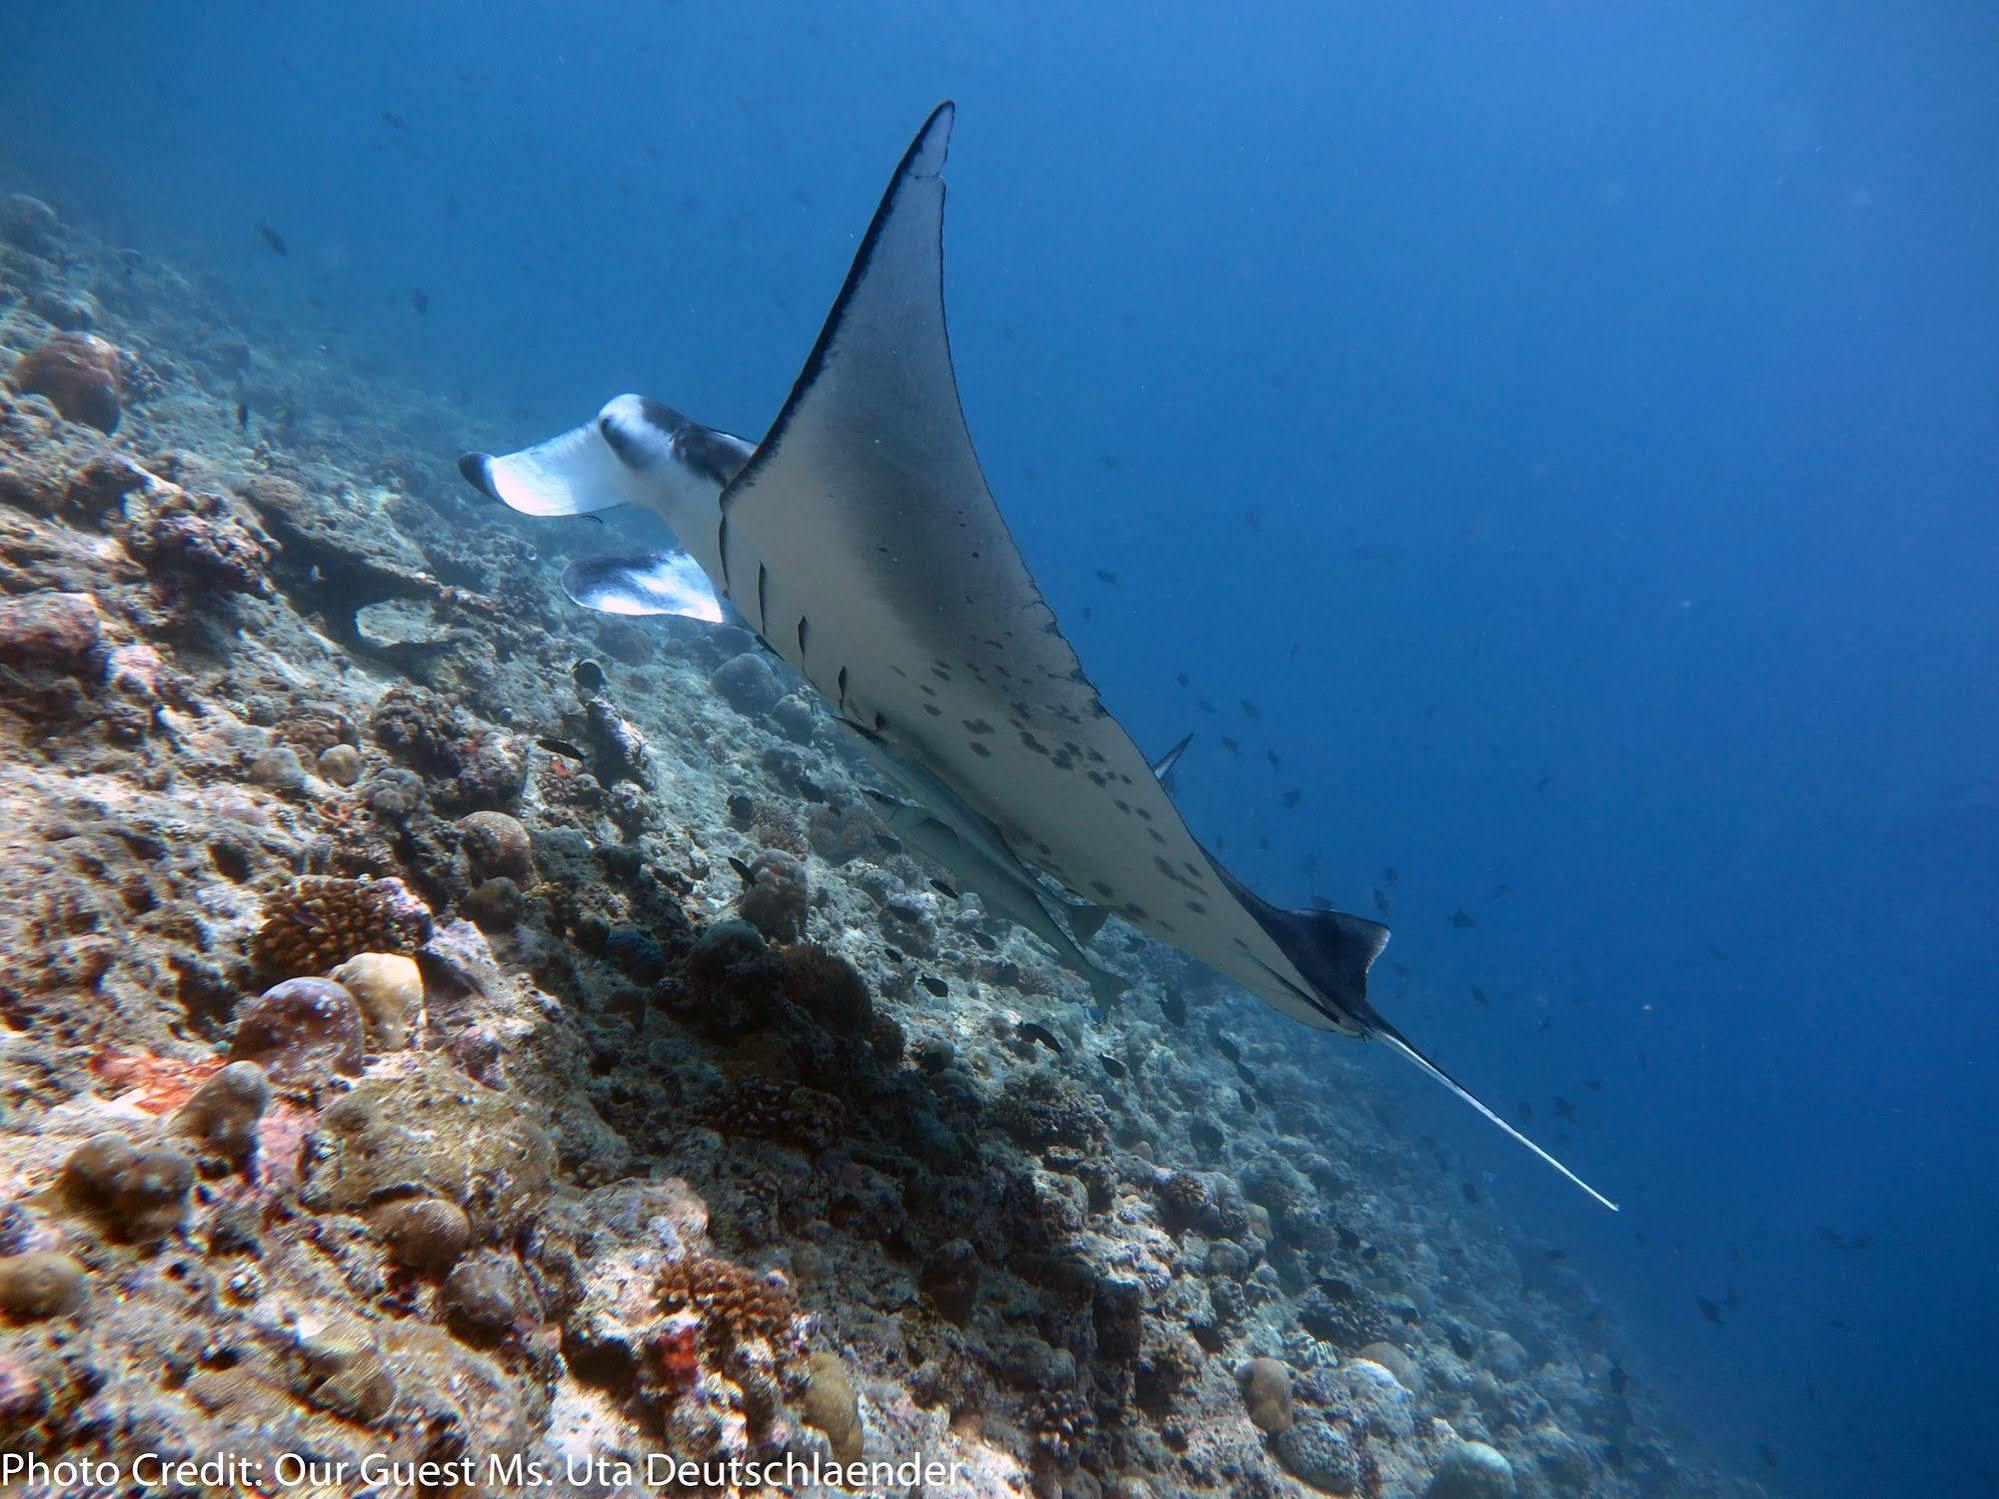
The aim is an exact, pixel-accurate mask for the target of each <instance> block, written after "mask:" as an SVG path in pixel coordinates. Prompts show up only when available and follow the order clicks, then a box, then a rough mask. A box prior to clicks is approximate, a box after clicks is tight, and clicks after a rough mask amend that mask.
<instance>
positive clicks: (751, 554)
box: [697, 103, 1603, 1200]
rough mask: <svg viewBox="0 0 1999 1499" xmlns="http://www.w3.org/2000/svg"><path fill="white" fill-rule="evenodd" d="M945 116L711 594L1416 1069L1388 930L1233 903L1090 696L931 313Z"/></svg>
mask: <svg viewBox="0 0 1999 1499" xmlns="http://www.w3.org/2000/svg"><path fill="white" fill-rule="evenodd" d="M954 113H955V111H954V108H953V106H952V105H950V104H949V103H946V104H943V105H940V106H939V107H938V109H937V110H936V112H935V113H934V114H932V115H931V117H930V119H929V120H928V121H926V122H925V124H924V126H923V128H922V130H920V131H919V132H918V133H917V136H916V139H915V140H914V141H912V142H911V144H910V147H909V149H908V151H907V152H906V153H905V154H904V156H903V159H902V162H901V164H900V165H899V166H898V167H897V169H896V173H895V176H894V178H893V179H892V180H891V182H890V183H889V186H888V190H887V191H886V193H885V194H884V195H883V197H882V201H881V206H880V207H879V208H878V209H877V210H876V213H875V217H874V220H873V222H872V223H871V224H870V225H869V227H868V232H867V235H866V237H865V238H864V239H863V240H862V243H861V247H860V250H859V252H858V253H857V254H856V255H855V257H854V263H853V266H852V268H851V269H850V270H849V272H848V274H847V279H846V282H845V284H844V285H843V286H842V288H841V290H840V295H839V297H838V299H837V300H836V301H835V302H834V304H833V310H832V312H831V313H830V314H829V315H828V317H827V319H826V323H825V326H824V327H823V328H822V329H821V331H820V334H819V339H818V342H817V343H816V344H815V345H814V347H813V350H812V353H811V355H810V357H809V358H808V359H807V360H806V362H805V367H804V369H803V370H802V371H801V372H800V374H799V376H798V379H797V381H796V383H795V384H794V385H793V387H792V391H791V395H790V398H789V399H788V400H787V401H786V402H785V406H784V409H783V411H782V412H781V413H780V414H779V416H778V419H777V422H776V424H775V425H774V426H773V427H772V429H771V431H770V434H769V435H768V436H767V437H766V438H765V439H764V441H763V443H762V445H761V446H759V447H758V449H757V450H756V453H755V454H754V455H753V456H752V457H751V459H750V461H749V463H748V464H747V465H746V466H745V467H744V469H743V471H742V472H741V473H740V474H739V475H738V476H737V477H736V479H735V481H734V482H733V483H732V484H730V485H729V486H728V488H727V489H725V490H724V491H723V493H722V499H721V506H720V516H719V518H718V522H717V530H716V536H715V541H714V551H715V554H716V556H717V557H718V559H719V562H720V565H721V569H722V578H721V585H722V592H723V593H724V594H726V595H727V596H728V597H729V598H730V599H731V601H732V602H733V603H734V604H735V605H736V607H737V608H738V609H739V610H741V612H742V613H743V615H744V616H745V617H746V618H747V619H748V620H749V621H750V622H751V624H752V625H753V626H754V627H755V628H756V630H757V631H758V633H759V634H760V635H761V636H762V638H763V640H764V641H765V643H766V644H767V645H769V647H770V648H771V649H772V650H773V651H775V652H776V653H777V654H778V655H779V656H781V657H782V658H783V659H784V660H785V661H786V662H788V663H789V664H790V665H791V666H792V667H793V668H794V669H795V670H797V671H798V672H799V674H800V675H802V676H803V677H804V678H805V679H806V680H807V681H809V682H810V683H811V684H812V685H813V686H814V687H815V688H817V689H818V691H819V692H820V693H821V694H822V695H823V696H824V697H825V698H826V699H827V700H828V701H829V702H831V703H832V704H833V705H834V706H835V708H836V710H837V711H838V712H839V714H840V715H841V716H842V717H843V718H844V719H845V720H846V721H847V722H848V723H850V724H852V725H853V726H854V727H855V728H856V729H858V730H859V731H860V732H861V733H862V734H864V735H868V736H871V737H872V738H873V739H875V740H876V741H878V742H879V743H880V744H882V745H883V746H884V747H885V748H887V749H888V750H889V751H890V752H891V753H893V754H896V755H898V756H902V757H905V758H908V759H910V760H914V761H916V762H918V763H920V764H922V765H923V766H924V767H925V768H926V769H927V770H928V771H930V772H931V773H932V774H934V775H935V776H936V777H937V778H938V779H939V780H941V781H943V782H944V783H945V784H946V785H948V786H949V787H950V788H951V789H952V790H953V791H954V792H956V793H957V794H958V795H959V796H960V797H962V798H963V799H964V801H965V802H966V804H967V805H969V806H970V807H971V808H973V809H974V810H975V811H976V812H978V813H980V814H981V815H983V816H984V817H986V818H988V819H990V821H991V822H992V824H993V825H994V826H995V827H996V828H997V829H998V830H999V832H1000V834H1001V835H1002V836H1003V837H1004V838H1005V840H1006V842H1007V844H1008V847H1009V848H1010V849H1011V850H1012V852H1013V853H1014V854H1015V855H1016V856H1017V857H1018V858H1019V859H1020V860H1022V861H1023V862H1025V863H1027V864H1030V865H1032V866H1034V867H1035V868H1037V869H1040V870H1041V871H1043V872H1044V873H1046V874H1047V875H1049V876H1051V877H1052V878H1054V879H1056V880H1059V881H1060V882H1061V883H1062V884H1063V885H1065V886H1066V887H1067V888H1068V889H1070V890H1071V891H1073V892H1074V893H1075V894H1077V895H1078V896H1080V897H1081V898H1083V899H1085V900H1089V901H1093V902H1096V903H1099V904H1101V905H1103V906H1105V907H1107V908H1109V909H1110V910H1112V911H1115V912H1116V913H1117V914H1118V915H1120V916H1122V917H1124V918H1125V919H1126V920H1127V921H1129V922H1131V923H1132V924H1133V925H1135V926H1137V927H1139V928H1140V929H1142V930H1144V931H1147V932H1150V933H1151V934H1152V935H1154V936H1156V937H1159V938H1161V939H1162V940H1164V941H1166V942H1168V943H1171V944H1172V945H1174V946H1176V947H1178V948H1180V949H1182V950H1183V951H1185V952H1187V953H1190V954H1191V955H1193V956H1194V957H1197V958H1200V959H1202V960H1203V961H1205V962H1207V963H1208V964H1210V965H1211V966H1212V967H1215V968H1217V969H1219V970H1220V971H1222V972H1223V973H1226V974H1228V975H1229V976H1230V977H1231V978H1234V979H1236V980H1237V982H1239V983H1241V984H1242V985H1243V986H1244V987H1245V988H1247V989H1249V990H1250V991H1251V992H1253V993H1255V994H1257V995H1258V996H1260V997H1261V998H1263V999H1264V1000H1265V1001H1266V1002H1268V1003H1269V1004H1271V1005H1272V1006H1273V1007H1275V1008H1277V1009H1279V1010H1281V1011H1283V1012H1284V1013H1286V1014H1288V1015H1291V1016H1293V1017H1295V1018H1297V1019H1299V1020H1302V1021H1305V1022H1306V1023H1308V1024H1311V1025H1315V1026H1319V1027H1323V1028H1332V1029H1339V1030H1345V1031H1348V1032H1350V1033H1352V1034H1356V1035H1362V1036H1367V1035H1377V1034H1379V1035H1384V1036H1386V1037H1388V1038H1390V1040H1391V1044H1392V1045H1395V1044H1396V1043H1399V1045H1396V1049H1398V1050H1399V1051H1402V1052H1405V1053H1408V1054H1409V1055H1411V1056H1412V1058H1414V1059H1416V1060H1418V1061H1419V1062H1421V1061H1422V1059H1421V1057H1420V1054H1418V1053H1415V1051H1414V1048H1412V1047H1410V1046H1409V1045H1408V1043H1406V1042H1403V1041H1401V1038H1400V1037H1399V1035H1397V1034H1396V1033H1395V1032H1393V1031H1392V1029H1389V1028H1387V1027H1386V1024H1385V1022H1382V1021H1381V1019H1380V1017H1379V1016H1378V1015H1377V1014H1376V1012H1375V1011H1374V1009H1373V1007H1372V1005H1370V1004H1369V1003H1368V1001H1367V998H1366V979H1367V970H1368V967H1369V965H1371V964H1372V962H1373V961H1374V958H1375V955H1376V954H1377V953H1379V952H1380V950H1381V947H1382V944H1383V943H1384V942H1385V941H1386V940H1387V932H1386V929H1385V928H1382V927H1380V926H1378V925H1377V924H1375V923H1373V922H1367V921H1363V920H1362V919H1361V918H1358V917H1352V916H1345V915H1341V914H1339V913H1332V912H1305V911H1297V912H1293V911H1279V910H1278V909H1277V908H1275V907H1272V906H1269V905H1268V904H1267V903H1265V902H1262V901H1260V900H1254V899H1253V898H1252V899H1245V898H1243V897H1245V896H1247V894H1248V892H1247V891H1246V890H1244V889H1243V887H1241V886H1240V885H1239V883H1238V882H1237V881H1235V880H1234V879H1233V878H1232V877H1230V876H1228V875H1227V873H1226V872H1225V871H1224V870H1222V868H1221V867H1220V865H1219V864H1218V863H1216V862H1215V861H1214V860H1213V859H1212V858H1211V857H1210V856H1209V855H1208V853H1207V852H1206V851H1205V850H1204V849H1203V848H1202V847H1201V845H1200V844H1199V842H1198V841H1197V840H1196V839H1195V838H1194V836H1193V834H1192V833H1191V832H1190V831H1189V830H1188V828H1187V826H1186V824H1185V823H1184V822H1183V821H1182V820H1181V818H1180V814H1179V812H1178V811H1177V810H1176V809H1175V807H1174V805H1173V801H1172V798H1171V797H1170V796H1169V795H1168V794H1167V791H1166V789H1165V787H1163V786H1162V785H1161V783H1160V780H1159V778H1158V777H1157V776H1155V774H1154V772H1153V768H1152V766H1151V765H1149V764H1148V763H1147V761H1146V758H1145V756H1144V754H1143V753H1142V752H1141V751H1140V750H1139V749H1138V747H1137V746H1136V745H1135V744H1134V743H1133V742H1132V740H1131V738H1130V736H1129V735H1128V734H1127V733H1126V732H1125V731H1124V729H1123V727H1122V726H1121V725H1120V724H1119V723H1118V722H1117V720H1116V719H1115V718H1113V717H1112V716H1111V715H1110V713H1109V711H1108V710H1107V709H1105V707H1104V706H1103V704H1102V703H1101V702H1100V701H1099V699H1098V696H1097V692H1096V689H1095V688H1094V687H1093V686H1092V685H1091V684H1090V681H1089V678H1088V677H1087V676H1085V675H1084V672H1083V669H1082V665H1081V663H1080V662H1079V661H1078V660H1077V658H1076V653H1075V651H1074V650H1073V649H1072V648H1071V646H1070V644H1069V642H1068V641H1067V640H1066V639H1064V638H1063V635H1062V632H1061V629H1060V627H1059V626H1058V625H1057V623H1056V620H1055V616H1054V613H1053V611H1052V610H1050V608H1049V607H1048V604H1047V602H1046V600H1044V599H1043V598H1042V596H1041V591H1040V589H1039V588H1038V587H1036V586H1035V583H1034V579H1033V578H1032V576H1031V575H1030V574H1029V572H1028V569H1027V564H1026V562H1025V561H1024V560H1023V559H1022V557H1021V555H1020V552H1019V549H1018V548H1017V547H1016V546H1015V545H1014V541H1013V537H1012V535H1011V534H1010V533H1009V531H1008V530H1007V526H1006V522H1005V520H1004V519H1003V518H1002V517H1001V515H1000V513H999V508H998V506H997V505H995V504H994V502H993V499H992V495H991V493H990V492H989V490H988V489H987V487H986V482H985V476H984V474H983V472H982V471H981V469H980V467H979V461H978V456H977V454H976V452H975V451H974V449H973V445H972V439H971V434H970V432H969V431H968V430H967V428H966V424H965V418H964V412H963V409H962V406H961V404H960V401H959V396H958V385H957V379H956V376H955V374H954V372H953V369H952V364H951V349H950V340H949V337H948V335H947V333H946V328H945V317H944V257H943V229H944V195H945V190H944V180H943V175H942V174H943V169H944V159H945V154H946V150H947V148H948V145H949V140H950V132H951V124H952V119H953V116H954ZM697 550H698V549H697ZM1426 1065H1427V1064H1426ZM1430 1070H1431V1071H1432V1072H1435V1074H1436V1075H1437V1076H1438V1077H1440V1078H1443V1079H1444V1080H1445V1081H1446V1082H1447V1083H1449V1085H1450V1086H1452V1087H1453V1088H1456V1087H1457V1085H1456V1084H1455V1083H1454V1082H1451V1080H1450V1079H1448V1077H1445V1075H1444V1074H1443V1073H1442V1072H1441V1071H1438V1070H1437V1069H1435V1068H1434V1067H1430ZM1458 1091H1459V1092H1461V1093H1462V1092H1463V1090H1462V1089H1458ZM1465 1096H1466V1097H1467V1098H1469V1097H1470V1095H1469V1094H1465ZM1474 1102H1475V1100H1474ZM1481 1112H1483V1113H1485V1114H1486V1117H1487V1118H1491V1119H1496V1116H1494V1115H1493V1114H1492V1113H1491V1111H1490V1110H1485V1109H1483V1108H1481ZM1509 1132H1510V1131H1509ZM1593 1195H1594V1194H1593ZM1599 1200H1603V1199H1601V1198H1599Z"/></svg>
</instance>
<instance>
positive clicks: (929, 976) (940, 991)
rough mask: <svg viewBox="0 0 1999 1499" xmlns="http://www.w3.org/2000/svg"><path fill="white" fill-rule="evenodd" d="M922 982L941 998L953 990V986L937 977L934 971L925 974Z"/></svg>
mask: <svg viewBox="0 0 1999 1499" xmlns="http://www.w3.org/2000/svg"><path fill="white" fill-rule="evenodd" d="M922 984H923V987H924V988H926V989H928V990H929V991H930V992H931V993H932V994H934V995H936V996H937V997H938V998H939V999H942V998H944V996H945V995H947V994H949V993H950V992H951V986H950V985H949V984H947V983H945V982H944V980H942V979H940V978H939V977H937V975H936V974H934V973H926V974H924V975H923V979H922Z"/></svg>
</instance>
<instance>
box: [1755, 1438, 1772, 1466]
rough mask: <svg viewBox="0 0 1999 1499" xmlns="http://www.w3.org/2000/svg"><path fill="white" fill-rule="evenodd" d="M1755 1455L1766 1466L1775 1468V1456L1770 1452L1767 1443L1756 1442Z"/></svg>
mask: <svg viewBox="0 0 1999 1499" xmlns="http://www.w3.org/2000/svg"><path fill="white" fill-rule="evenodd" d="M1756 1455H1757V1456H1758V1457H1760V1458H1762V1459H1763V1461H1764V1463H1765V1464H1767V1465H1768V1466H1770V1467H1772V1468H1774V1467H1776V1466H1777V1454H1776V1453H1775V1452H1773V1451H1771V1450H1770V1444H1769V1443H1768V1442H1758V1443H1757V1444H1756Z"/></svg>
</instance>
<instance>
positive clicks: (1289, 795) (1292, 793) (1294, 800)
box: [1280, 786, 1305, 807]
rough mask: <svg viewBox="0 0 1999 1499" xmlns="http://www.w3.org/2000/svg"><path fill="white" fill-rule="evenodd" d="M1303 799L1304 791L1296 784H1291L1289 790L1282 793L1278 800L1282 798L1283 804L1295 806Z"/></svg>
mask: <svg viewBox="0 0 1999 1499" xmlns="http://www.w3.org/2000/svg"><path fill="white" fill-rule="evenodd" d="M1304 799H1305V793H1304V792H1303V791H1301V790H1299V789H1298V788H1297V787H1296V786H1293V787H1292V788H1291V789H1290V790H1289V791H1287V792H1285V793H1284V795H1283V797H1282V798H1280V800H1282V801H1283V803H1284V805H1285V806H1287V807H1295V806H1297V805H1298V803H1300V802H1302V801H1303V800H1304Z"/></svg>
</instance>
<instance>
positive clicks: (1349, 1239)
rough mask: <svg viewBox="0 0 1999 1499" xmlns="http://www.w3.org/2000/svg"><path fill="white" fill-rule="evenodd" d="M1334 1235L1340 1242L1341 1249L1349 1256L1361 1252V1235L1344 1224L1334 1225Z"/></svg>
mask: <svg viewBox="0 0 1999 1499" xmlns="http://www.w3.org/2000/svg"><path fill="white" fill-rule="evenodd" d="M1333 1233H1334V1235H1335V1236H1336V1237H1337V1238H1338V1239H1339V1241H1340V1249H1341V1250H1342V1251H1343V1252H1345V1253H1347V1254H1358V1253H1359V1252H1360V1235H1359V1234H1357V1233H1355V1232H1354V1231H1353V1230H1352V1229H1350V1228H1348V1227H1346V1226H1345V1225H1344V1224H1334V1225H1333Z"/></svg>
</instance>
